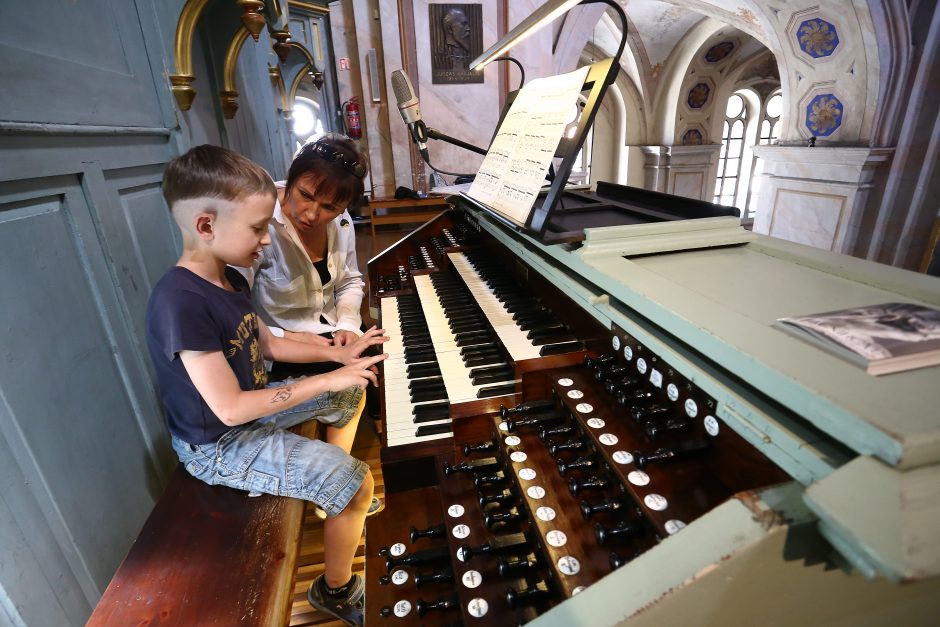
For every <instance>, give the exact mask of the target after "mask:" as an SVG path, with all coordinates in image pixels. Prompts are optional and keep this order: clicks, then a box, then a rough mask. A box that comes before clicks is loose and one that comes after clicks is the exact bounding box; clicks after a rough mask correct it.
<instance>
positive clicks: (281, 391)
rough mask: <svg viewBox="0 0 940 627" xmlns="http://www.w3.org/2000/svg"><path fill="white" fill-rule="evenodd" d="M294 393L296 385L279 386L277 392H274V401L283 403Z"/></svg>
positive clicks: (272, 400)
mask: <svg viewBox="0 0 940 627" xmlns="http://www.w3.org/2000/svg"><path fill="white" fill-rule="evenodd" d="M293 393H294V386H292V385H288V386H285V387H282V388H278V389H277V392H275V393H274V397H273V398H272V399H271V402H272V403H283V402H285V401H286V400H287V399H289V398H290V397H291V395H292V394H293Z"/></svg>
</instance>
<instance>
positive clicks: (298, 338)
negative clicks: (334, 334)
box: [284, 331, 333, 346]
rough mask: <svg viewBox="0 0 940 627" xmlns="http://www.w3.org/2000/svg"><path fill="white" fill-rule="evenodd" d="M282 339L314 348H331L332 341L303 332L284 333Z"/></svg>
mask: <svg viewBox="0 0 940 627" xmlns="http://www.w3.org/2000/svg"><path fill="white" fill-rule="evenodd" d="M284 337H285V338H287V339H289V340H294V341H295V342H303V343H304V344H313V345H314V346H332V345H333V340H331V339H330V338H328V337H323V336H322V335H317V334H316V333H307V332H305V331H284Z"/></svg>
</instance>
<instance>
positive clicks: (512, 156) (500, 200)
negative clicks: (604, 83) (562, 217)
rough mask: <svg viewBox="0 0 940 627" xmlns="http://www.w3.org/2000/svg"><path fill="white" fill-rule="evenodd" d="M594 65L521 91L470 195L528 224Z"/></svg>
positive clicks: (540, 82)
mask: <svg viewBox="0 0 940 627" xmlns="http://www.w3.org/2000/svg"><path fill="white" fill-rule="evenodd" d="M589 69H590V68H589V67H582V68H580V69H578V70H575V71H574V72H569V73H568V74H561V75H559V76H550V77H547V78H538V79H535V80H533V81H531V82H530V83H529V84H528V85H526V86H525V87H523V88H522V89H521V90H520V91H519V95H518V96H517V97H516V99H515V101H514V102H513V103H512V106H511V107H510V108H509V113H507V114H506V117H505V118H504V119H503V123H502V124H501V125H500V127H499V131H498V132H497V134H496V138H495V139H494V140H493V143H492V145H491V146H490V149H489V151H488V152H487V153H486V157H484V159H483V163H482V164H481V165H480V170H479V171H478V172H477V175H476V178H475V179H474V181H473V184H472V185H471V186H470V189H469V191H468V192H467V195H468V196H470V197H471V198H474V199H475V200H478V201H480V202H482V203H483V204H485V205H487V206H489V207H492V208H493V209H495V210H496V211H498V212H499V213H501V214H503V215H504V216H506V217H507V218H509V219H511V220H513V221H514V222H517V223H519V224H525V222H526V220H527V219H528V217H529V213H530V212H531V211H532V206H533V204H535V199H536V197H537V196H538V193H539V190H540V189H541V188H542V185H543V184H544V182H545V174H546V173H547V172H548V167H549V165H551V162H552V158H553V157H554V156H555V151H556V150H557V149H558V143H559V142H560V141H561V137H562V134H563V133H564V131H565V126H566V125H567V123H568V120H569V119H570V117H571V112H572V110H573V108H574V107H575V106H576V104H577V102H578V95H579V94H580V93H581V90H582V89H583V88H584V80H585V79H586V78H587V75H588V71H589Z"/></svg>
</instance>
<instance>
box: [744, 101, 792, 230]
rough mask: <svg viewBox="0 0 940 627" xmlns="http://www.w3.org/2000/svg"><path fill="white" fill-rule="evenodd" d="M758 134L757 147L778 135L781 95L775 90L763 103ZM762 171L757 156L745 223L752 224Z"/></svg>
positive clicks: (781, 110) (761, 161)
mask: <svg viewBox="0 0 940 627" xmlns="http://www.w3.org/2000/svg"><path fill="white" fill-rule="evenodd" d="M761 113H762V115H761V123H760V134H759V135H758V137H757V143H758V144H759V145H762V146H763V145H767V144H772V143H774V142H776V141H777V137H778V136H779V135H780V126H781V121H780V118H781V116H782V114H783V94H781V93H780V90H779V89H778V90H776V91H774V92H772V93H771V94H770V97H769V98H767V100H766V102H764V106H763V107H762V111H761ZM763 171H764V161H763V159H761V158H760V157H758V156H756V155H755V156H754V167H753V168H752V170H751V172H752V174H751V186H750V191H749V192H748V199H747V212H746V213H745V214H744V220H745V221H746V222H753V221H754V215H755V213H756V212H757V202H758V198H759V197H760V184H761V174H762V173H763Z"/></svg>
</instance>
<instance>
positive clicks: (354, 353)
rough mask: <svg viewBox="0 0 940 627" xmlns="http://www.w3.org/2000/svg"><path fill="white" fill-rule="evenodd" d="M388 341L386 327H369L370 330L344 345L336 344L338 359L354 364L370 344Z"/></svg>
mask: <svg viewBox="0 0 940 627" xmlns="http://www.w3.org/2000/svg"><path fill="white" fill-rule="evenodd" d="M387 341H388V336H387V335H385V329H379V328H377V327H375V326H372V327H369V330H368V331H366V332H365V333H363V334H362V336H360V337H357V338H356V339H355V340H354V341H353V342H351V343H349V344H346V345H344V346H338V345H335V344H334V348H335V349H336V353H337V358H336V361H338V362H339V363H341V364H352V363H354V362H355V361H356V360H357V359H359V356H360V355H362V352H363V351H364V350H366V349H367V348H369V347H370V346H376V345H378V344H383V343H385V342H387Z"/></svg>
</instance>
